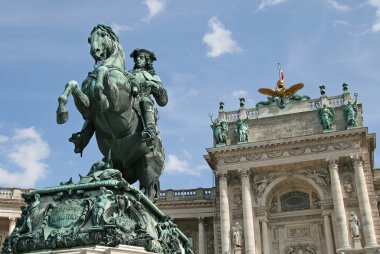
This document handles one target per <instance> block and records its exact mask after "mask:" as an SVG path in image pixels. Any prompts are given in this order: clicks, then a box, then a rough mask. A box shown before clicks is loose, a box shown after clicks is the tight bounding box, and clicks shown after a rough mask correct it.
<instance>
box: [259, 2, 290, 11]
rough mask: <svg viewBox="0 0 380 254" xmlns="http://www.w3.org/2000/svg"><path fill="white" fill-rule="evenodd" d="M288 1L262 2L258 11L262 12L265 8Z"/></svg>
mask: <svg viewBox="0 0 380 254" xmlns="http://www.w3.org/2000/svg"><path fill="white" fill-rule="evenodd" d="M286 1H288V0H262V1H261V3H260V5H259V8H258V10H262V9H264V8H267V7H272V6H275V5H278V4H281V3H285V2H286Z"/></svg>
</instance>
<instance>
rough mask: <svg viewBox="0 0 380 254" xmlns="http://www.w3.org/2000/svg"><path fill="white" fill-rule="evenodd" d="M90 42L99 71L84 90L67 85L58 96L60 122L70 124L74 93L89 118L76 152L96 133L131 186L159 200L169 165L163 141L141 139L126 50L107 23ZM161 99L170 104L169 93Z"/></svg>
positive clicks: (76, 138)
mask: <svg viewBox="0 0 380 254" xmlns="http://www.w3.org/2000/svg"><path fill="white" fill-rule="evenodd" d="M88 42H89V43H90V45H91V56H92V57H93V58H94V59H95V63H96V65H97V66H98V67H97V68H95V69H94V70H93V71H92V72H90V73H89V74H88V76H87V78H86V79H85V80H84V81H83V83H82V87H81V88H79V86H78V83H77V82H76V81H69V82H68V83H67V85H66V87H65V90H64V93H63V94H62V95H61V96H60V97H59V98H58V101H59V106H58V109H57V123H59V124H62V123H65V122H66V121H67V120H68V112H67V109H66V107H65V105H66V103H67V100H68V96H69V95H70V93H71V94H72V95H73V97H74V102H75V105H76V107H77V109H78V111H79V112H80V113H81V115H82V116H83V118H84V119H85V124H84V126H83V128H82V131H81V132H79V133H75V134H73V136H72V138H71V139H70V141H72V142H74V143H75V152H77V153H81V152H82V151H83V149H84V148H85V146H86V145H87V144H88V142H89V140H90V139H91V137H92V135H93V134H94V133H95V136H96V140H97V143H98V147H99V150H100V151H101V153H102V154H103V156H104V157H107V156H109V155H110V157H111V160H112V165H113V168H116V169H119V170H120V171H121V172H122V174H123V178H124V179H126V180H127V182H128V183H130V184H133V183H135V182H136V181H137V180H138V181H139V182H140V189H141V190H142V191H143V192H144V194H145V195H146V196H147V197H148V198H149V199H150V200H152V201H156V200H157V199H158V197H159V190H160V188H159V179H158V178H159V176H160V175H161V173H162V171H163V167H164V151H163V146H162V141H161V139H160V137H159V135H155V136H154V137H152V139H153V141H152V140H150V145H147V141H146V140H144V139H143V138H142V136H141V132H142V130H143V122H142V116H141V111H140V107H139V96H140V95H138V94H137V95H136V94H134V93H132V92H131V89H132V85H131V83H132V81H133V76H132V75H131V74H129V73H127V72H125V55H124V50H123V48H122V46H121V45H120V43H119V40H118V38H117V36H116V34H115V33H114V32H113V31H112V29H111V28H110V27H109V26H107V25H103V24H101V25H97V26H96V27H94V29H93V30H92V32H91V34H90V36H89V38H88ZM161 96H163V97H162V98H160V100H157V103H158V104H159V105H160V106H165V105H166V103H167V94H166V91H165V92H163V93H161ZM152 142H153V144H154V145H153V146H151V144H152ZM152 147H153V148H152Z"/></svg>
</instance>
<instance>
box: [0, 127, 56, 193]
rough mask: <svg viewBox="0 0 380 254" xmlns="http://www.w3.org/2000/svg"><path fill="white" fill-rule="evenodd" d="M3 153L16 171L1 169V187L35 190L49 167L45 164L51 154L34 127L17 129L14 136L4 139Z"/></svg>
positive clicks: (2, 144)
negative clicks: (36, 184) (16, 168)
mask: <svg viewBox="0 0 380 254" xmlns="http://www.w3.org/2000/svg"><path fill="white" fill-rule="evenodd" d="M3 140H4V142H2V143H1V144H0V146H1V150H0V151H1V152H2V153H4V155H5V156H6V157H8V159H9V162H10V164H11V165H15V166H17V167H18V168H19V169H21V170H20V171H18V172H17V171H16V170H15V169H9V168H8V169H5V168H3V167H0V185H2V186H10V187H14V186H17V187H20V188H33V187H34V186H35V183H36V182H37V181H38V180H40V179H42V178H44V177H45V174H46V171H47V168H48V167H47V165H46V164H45V163H44V162H43V161H44V160H45V159H46V158H47V157H48V156H49V154H50V148H49V146H48V144H47V143H46V142H45V141H44V140H43V139H42V137H41V135H40V134H39V133H38V132H37V131H36V130H35V129H34V127H30V128H26V129H16V130H15V132H14V135H13V136H12V137H9V138H8V139H3Z"/></svg>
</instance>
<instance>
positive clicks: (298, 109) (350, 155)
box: [0, 85, 380, 254]
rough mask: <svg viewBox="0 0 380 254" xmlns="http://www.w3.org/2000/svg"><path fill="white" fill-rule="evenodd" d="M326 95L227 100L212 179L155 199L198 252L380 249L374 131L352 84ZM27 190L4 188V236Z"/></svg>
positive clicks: (308, 253) (294, 253)
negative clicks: (234, 103) (234, 104)
mask: <svg viewBox="0 0 380 254" xmlns="http://www.w3.org/2000/svg"><path fill="white" fill-rule="evenodd" d="M321 94H322V95H321V96H320V97H319V98H316V99H309V98H306V97H305V98H298V100H293V101H291V100H290V101H288V102H285V103H283V101H282V102H281V101H268V102H264V103H262V104H261V105H259V106H258V107H256V108H249V109H248V108H247V109H246V108H245V105H244V100H242V99H241V101H240V102H241V103H240V108H239V109H238V110H236V111H231V112H226V111H224V107H223V104H221V107H220V111H219V116H218V118H217V119H213V131H214V146H213V147H211V148H208V149H207V154H206V155H205V156H204V158H205V159H206V161H207V162H208V164H209V166H210V168H211V170H212V171H213V172H214V174H215V183H216V186H215V187H213V188H198V189H192V190H165V191H162V192H161V197H160V201H159V207H160V209H161V210H163V211H164V212H166V213H167V214H169V215H170V216H171V217H172V219H174V222H175V223H176V224H177V225H178V227H179V228H180V229H181V230H182V232H184V233H185V234H186V235H187V236H188V237H189V239H190V242H191V243H192V245H193V248H194V250H195V252H196V253H197V254H219V253H222V254H230V253H234V254H238V253H249V254H253V253H254V254H333V253H342V254H343V253H344V254H348V253H380V252H379V250H380V246H379V245H378V243H379V242H380V219H379V209H378V204H379V196H380V173H379V172H380V171H379V170H377V169H375V167H374V165H375V164H374V153H373V151H374V149H375V146H376V139H375V138H376V136H375V134H371V133H368V129H367V128H366V127H365V126H363V121H362V117H363V116H362V104H361V103H357V101H356V99H355V98H353V97H352V96H351V94H350V93H349V91H348V90H347V85H346V86H345V87H343V92H342V94H341V95H338V96H332V97H329V96H326V95H325V92H324V91H323V92H322V90H321ZM323 105H326V107H323ZM350 105H355V106H356V111H355V112H354V113H355V114H354V115H353V116H354V119H352V115H351V116H349V115H347V114H348V113H349V112H348V110H347V107H348V106H350ZM324 109H328V110H329V111H328V112H327V111H323V110H324ZM329 112H330V113H329ZM351 113H352V112H351ZM352 120H354V121H355V122H350V121H352ZM244 124H245V125H244ZM244 126H245V127H247V128H244ZM22 191H25V190H19V189H1V190H0V237H2V241H3V240H4V238H5V236H6V235H8V234H9V232H11V231H12V230H13V228H14V225H15V218H17V217H19V216H20V210H19V206H20V205H22V204H23V202H22V199H21V198H20V194H21V192H22Z"/></svg>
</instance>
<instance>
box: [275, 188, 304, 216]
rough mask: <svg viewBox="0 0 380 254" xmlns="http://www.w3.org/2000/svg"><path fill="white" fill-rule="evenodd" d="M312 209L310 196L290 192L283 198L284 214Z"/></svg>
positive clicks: (282, 207) (282, 208) (298, 192)
mask: <svg viewBox="0 0 380 254" xmlns="http://www.w3.org/2000/svg"><path fill="white" fill-rule="evenodd" d="M304 209H310V201H309V194H307V193H305V192H300V191H292V192H288V193H286V194H285V195H283V196H282V197H281V210H282V211H283V212H287V211H296V210H304Z"/></svg>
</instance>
